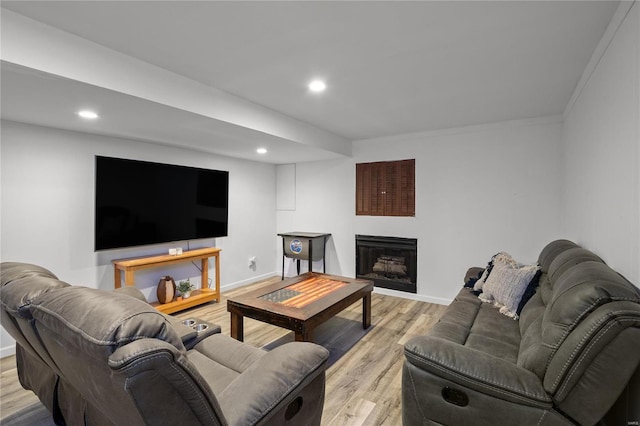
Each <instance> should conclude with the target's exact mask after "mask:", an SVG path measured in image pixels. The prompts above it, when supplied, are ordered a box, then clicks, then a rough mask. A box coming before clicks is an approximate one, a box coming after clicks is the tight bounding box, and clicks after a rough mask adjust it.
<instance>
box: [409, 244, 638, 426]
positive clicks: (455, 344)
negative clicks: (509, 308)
mask: <svg viewBox="0 0 640 426" xmlns="http://www.w3.org/2000/svg"><path fill="white" fill-rule="evenodd" d="M538 263H539V266H540V270H541V275H540V281H539V287H538V289H537V292H536V293H535V295H534V296H533V297H532V298H531V299H530V300H529V301H528V302H527V303H526V304H525V305H524V307H523V308H522V311H521V313H520V318H519V320H517V321H516V320H514V319H512V318H509V317H507V316H505V315H502V314H500V313H499V310H498V308H496V307H495V306H493V305H492V304H491V303H483V302H481V301H480V300H479V298H478V297H477V296H476V295H475V294H473V293H472V292H471V290H470V289H468V288H463V289H461V291H460V293H459V294H458V296H457V297H456V298H455V300H454V301H453V302H452V303H451V305H450V306H449V307H448V308H447V310H446V311H445V314H444V315H443V317H442V318H441V319H440V321H439V322H438V323H437V324H436V325H435V326H434V327H433V328H432V329H431V330H430V332H429V333H428V334H427V335H425V336H419V337H415V338H413V339H412V340H410V341H408V342H407V343H406V344H405V363H404V367H403V378H402V416H403V423H404V424H405V425H466V424H473V425H498V424H499V425H574V424H580V425H593V424H596V423H598V422H599V421H600V420H601V418H602V417H603V416H604V415H605V414H606V413H607V411H608V410H609V408H610V407H611V406H612V405H613V403H614V402H615V401H616V399H617V398H618V396H619V395H620V394H621V392H622V391H623V389H624V388H625V386H626V384H627V383H628V381H629V379H630V378H631V377H632V375H633V374H634V371H635V370H636V369H637V368H638V365H639V364H640V291H639V290H638V288H637V287H635V286H634V285H633V284H631V283H630V282H629V281H627V280H626V279H625V278H624V277H622V276H621V275H620V274H618V273H616V272H615V271H614V270H613V269H611V268H610V267H608V266H607V265H606V264H605V263H604V262H603V261H602V260H601V259H600V258H599V257H598V256H596V255H595V254H594V253H592V252H590V251H588V250H586V249H584V248H581V247H579V246H578V245H576V244H575V243H573V242H571V241H567V240H557V241H554V242H552V243H550V244H548V245H547V246H546V247H545V248H544V249H543V250H542V252H541V253H540V256H539V259H538ZM636 403H640V401H636ZM625 424H626V422H625Z"/></svg>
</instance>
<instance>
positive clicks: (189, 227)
mask: <svg viewBox="0 0 640 426" xmlns="http://www.w3.org/2000/svg"><path fill="white" fill-rule="evenodd" d="M95 196H96V205H95V249H96V251H98V250H106V249H114V248H123V247H132V246H141V245H148V244H158V243H167V242H173V241H184V240H193V239H199V238H216V237H224V236H227V231H228V212H229V172H227V171H220V170H208V169H201V168H196V167H186V166H177V165H172V164H161V163H152V162H148V161H138V160H127V159H122V158H111V157H102V156H96V184H95Z"/></svg>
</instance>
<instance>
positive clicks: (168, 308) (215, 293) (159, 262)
mask: <svg viewBox="0 0 640 426" xmlns="http://www.w3.org/2000/svg"><path fill="white" fill-rule="evenodd" d="M220 251H221V249H219V248H215V247H207V248H201V249H196V250H189V251H185V252H183V253H182V254H179V255H175V256H173V255H168V254H164V255H159V256H150V257H137V258H131V259H119V260H114V261H113V262H112V263H113V269H114V287H115V288H120V286H121V285H122V272H124V282H125V285H128V286H133V285H135V280H134V274H135V272H136V271H137V270H140V269H147V268H160V267H163V266H168V265H172V264H175V263H184V262H193V261H197V260H199V261H200V266H201V283H202V284H201V285H202V286H206V285H207V284H208V282H209V258H210V257H214V258H215V262H216V263H215V268H216V276H215V288H209V287H203V288H201V289H199V290H194V291H193V292H192V293H191V297H188V298H186V299H182V300H176V299H174V300H173V301H171V302H169V303H163V304H160V303H157V302H156V303H152V304H151V305H152V306H153V307H155V308H156V309H157V310H159V311H160V312H164V313H165V314H171V313H173V312H178V311H182V310H184V309H187V308H191V307H193V306H198V305H201V304H203V303H207V302H211V301H213V300H215V301H217V302H219V301H220Z"/></svg>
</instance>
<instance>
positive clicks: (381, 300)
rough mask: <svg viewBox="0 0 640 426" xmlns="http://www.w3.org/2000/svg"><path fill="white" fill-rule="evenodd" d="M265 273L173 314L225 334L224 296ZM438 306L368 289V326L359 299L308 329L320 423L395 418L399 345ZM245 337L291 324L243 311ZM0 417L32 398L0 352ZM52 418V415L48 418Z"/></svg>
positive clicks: (263, 342) (271, 339)
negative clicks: (322, 384) (322, 379)
mask: <svg viewBox="0 0 640 426" xmlns="http://www.w3.org/2000/svg"><path fill="white" fill-rule="evenodd" d="M279 279H280V277H273V278H270V279H267V280H263V281H260V282H257V283H255V284H251V285H249V286H245V287H242V288H240V289H236V290H232V291H228V292H225V293H224V294H223V295H222V301H221V303H209V304H206V305H203V306H200V307H195V308H192V309H189V310H187V311H183V312H180V313H177V314H175V316H176V317H179V318H183V319H186V318H201V319H203V320H206V321H209V322H213V323H216V324H220V325H221V327H222V333H224V334H226V335H229V334H230V329H229V313H228V312H227V310H226V306H227V303H226V299H227V298H230V297H234V296H238V295H240V294H242V293H244V292H246V291H249V290H253V289H255V288H258V287H261V286H265V285H268V284H270V283H273V282H274V281H277V280H279ZM445 308H446V307H445V306H442V305H434V304H430V303H425V302H419V301H415V300H408V299H403V298H398V297H392V296H387V295H380V294H376V293H374V294H373V296H372V315H371V327H370V328H369V329H367V330H363V329H362V302H357V303H355V304H353V305H352V306H350V307H349V308H347V309H346V310H344V311H342V312H341V313H340V314H338V315H337V316H336V317H335V318H332V319H330V320H329V321H327V322H326V323H325V324H323V325H322V326H320V327H318V328H317V329H316V343H318V344H321V345H323V346H324V347H326V348H327V349H329V351H330V352H331V355H330V358H329V367H328V369H327V373H326V380H327V381H326V393H325V403H324V411H323V416H322V424H323V425H327V426H339V425H350V426H358V425H367V426H369V425H393V426H395V425H399V424H401V423H402V417H401V403H400V386H401V377H402V363H403V360H404V353H403V345H404V342H406V341H407V340H408V339H409V338H411V337H413V336H416V335H420V334H424V333H425V332H426V331H427V330H428V329H429V328H431V326H432V325H433V324H435V322H437V320H438V318H440V316H441V315H442V313H443V312H444V310H445ZM244 321H245V331H244V336H245V342H246V343H248V344H250V345H254V346H257V347H262V348H265V349H270V348H273V347H276V346H278V345H281V344H283V343H285V342H289V341H293V332H290V331H287V330H284V329H281V328H279V327H275V326H271V325H268V324H265V323H262V322H258V321H254V320H251V319H247V318H245V320H244ZM0 370H1V376H0V379H1V382H0V423H3V422H2V419H3V418H4V417H6V416H9V415H11V414H13V413H15V412H17V411H19V410H21V409H23V408H24V407H27V406H29V405H31V404H33V403H34V402H35V401H37V398H36V396H35V395H34V394H33V393H32V392H31V391H25V390H24V389H22V387H21V386H20V384H19V383H18V378H17V370H16V367H15V357H7V358H3V359H2V360H0ZM51 424H53V423H51Z"/></svg>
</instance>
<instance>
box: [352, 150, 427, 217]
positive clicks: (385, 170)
mask: <svg viewBox="0 0 640 426" xmlns="http://www.w3.org/2000/svg"><path fill="white" fill-rule="evenodd" d="M415 204H416V202H415V160H414V159H411V160H401V161H381V162H375V163H358V164H356V215H361V216H415V210H416V207H415Z"/></svg>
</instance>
